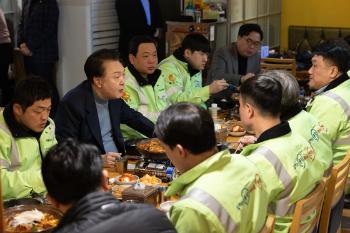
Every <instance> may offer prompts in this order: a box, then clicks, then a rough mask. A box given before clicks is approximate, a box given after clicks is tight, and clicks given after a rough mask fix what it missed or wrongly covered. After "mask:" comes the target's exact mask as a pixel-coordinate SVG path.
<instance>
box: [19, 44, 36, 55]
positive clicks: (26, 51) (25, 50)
mask: <svg viewBox="0 0 350 233" xmlns="http://www.w3.org/2000/svg"><path fill="white" fill-rule="evenodd" d="M19 50H20V51H21V53H22V54H23V55H24V56H32V55H33V53H32V51H30V49H29V48H28V46H27V44H26V43H22V44H21V45H20V46H19Z"/></svg>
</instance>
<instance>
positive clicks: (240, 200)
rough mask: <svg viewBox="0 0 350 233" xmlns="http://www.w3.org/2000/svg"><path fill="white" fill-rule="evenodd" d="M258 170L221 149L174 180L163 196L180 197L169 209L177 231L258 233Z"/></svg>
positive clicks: (261, 206) (262, 201) (263, 201)
mask: <svg viewBox="0 0 350 233" xmlns="http://www.w3.org/2000/svg"><path fill="white" fill-rule="evenodd" d="M260 176H261V174H259V172H258V169H257V168H256V167H255V166H254V164H253V163H251V162H250V161H249V160H248V159H247V158H245V157H244V156H241V155H235V156H234V157H233V156H232V155H230V153H229V151H227V150H225V151H221V152H218V153H217V154H215V155H213V156H211V157H210V158H208V159H206V160H205V161H203V162H201V163H200V164H198V165H197V166H195V167H193V168H192V169H190V170H188V171H186V172H185V173H184V174H182V175H180V176H179V177H178V178H177V179H175V180H174V181H173V182H172V183H171V185H170V187H169V188H168V190H167V192H166V195H174V194H176V193H179V194H180V195H181V199H180V200H179V201H177V202H176V203H175V204H174V205H173V206H172V207H171V209H170V214H169V216H170V220H171V221H172V223H173V225H174V226H175V228H176V230H177V232H179V233H185V232H186V233H187V232H201V233H206V232H208V233H209V232H216V233H224V232H228V233H231V232H236V233H248V232H249V233H254V232H259V231H260V230H261V228H262V227H263V225H264V223H265V220H266V213H267V203H268V200H267V193H266V191H265V184H264V183H263V182H262V180H261V179H260Z"/></svg>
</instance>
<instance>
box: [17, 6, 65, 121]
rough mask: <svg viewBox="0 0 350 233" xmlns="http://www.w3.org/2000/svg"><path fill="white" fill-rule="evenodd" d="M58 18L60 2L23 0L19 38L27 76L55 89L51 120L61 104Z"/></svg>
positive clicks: (18, 42)
mask: <svg viewBox="0 0 350 233" xmlns="http://www.w3.org/2000/svg"><path fill="white" fill-rule="evenodd" d="M58 16H59V9H58V5H57V1H56V0H23V8H22V16H21V21H20V24H19V26H18V38H17V39H18V41H17V45H18V47H19V48H20V51H21V53H22V54H23V55H24V66H25V69H26V72H27V74H30V75H34V76H39V77H41V78H43V79H45V80H46V81H48V82H49V84H50V86H51V88H52V91H53V96H52V109H51V115H50V116H51V117H54V116H55V113H56V109H57V105H58V102H59V95H58V91H57V87H56V80H55V76H56V75H55V72H56V62H57V61H58V40H57V31H58Z"/></svg>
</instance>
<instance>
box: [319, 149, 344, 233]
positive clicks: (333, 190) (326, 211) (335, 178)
mask: <svg viewBox="0 0 350 233" xmlns="http://www.w3.org/2000/svg"><path fill="white" fill-rule="evenodd" d="M349 169H350V150H349V151H348V152H347V154H346V156H345V158H343V160H342V161H340V163H338V164H337V165H335V166H334V167H333V168H332V173H331V175H330V180H329V183H328V185H327V191H326V194H325V197H324V204H323V208H322V214H321V219H320V228H319V233H327V232H328V225H329V219H330V213H331V210H332V208H333V207H334V206H335V205H336V204H337V203H338V201H339V200H340V198H342V197H343V194H344V189H345V185H346V181H347V178H348V174H349ZM339 218H341V216H339Z"/></svg>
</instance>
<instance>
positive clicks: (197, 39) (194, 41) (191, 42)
mask: <svg viewBox="0 0 350 233" xmlns="http://www.w3.org/2000/svg"><path fill="white" fill-rule="evenodd" d="M179 49H180V50H181V51H182V54H183V53H184V51H185V50H186V49H189V50H191V51H192V52H195V51H201V52H204V53H210V42H209V40H208V39H207V38H206V37H205V36H203V35H202V34H200V33H190V34H188V35H187V36H186V37H185V38H184V39H183V41H182V43H181V47H180V48H179Z"/></svg>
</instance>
